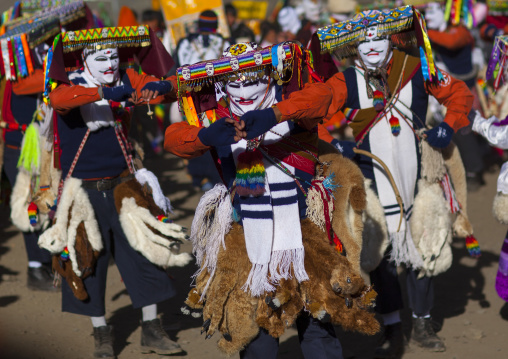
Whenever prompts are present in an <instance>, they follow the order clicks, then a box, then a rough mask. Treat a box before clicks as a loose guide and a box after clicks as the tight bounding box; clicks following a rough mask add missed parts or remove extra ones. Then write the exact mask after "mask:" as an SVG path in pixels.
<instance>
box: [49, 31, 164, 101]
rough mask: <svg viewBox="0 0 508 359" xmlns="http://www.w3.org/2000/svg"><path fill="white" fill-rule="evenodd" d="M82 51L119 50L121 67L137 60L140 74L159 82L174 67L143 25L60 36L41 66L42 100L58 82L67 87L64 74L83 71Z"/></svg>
mask: <svg viewBox="0 0 508 359" xmlns="http://www.w3.org/2000/svg"><path fill="white" fill-rule="evenodd" d="M85 48H86V49H90V50H101V49H106V48H118V56H119V57H120V62H121V63H122V62H123V63H126V62H130V61H131V60H136V61H137V62H138V63H139V65H140V67H141V69H142V71H143V72H145V73H147V74H149V75H153V76H155V77H159V78H161V77H163V76H165V75H166V74H167V73H168V72H169V70H170V69H171V67H172V66H173V64H174V61H173V59H172V58H171V56H170V55H169V53H168V52H167V51H166V49H165V48H164V45H162V43H161V42H160V40H159V39H158V38H157V36H156V35H155V34H153V33H152V32H151V31H150V28H149V27H148V26H145V25H144V26H125V27H104V28H96V29H88V30H77V31H67V32H62V33H61V34H58V35H57V36H56V37H55V39H54V40H53V46H52V47H51V48H50V49H49V51H48V55H47V56H46V60H45V62H44V69H45V71H44V73H45V76H44V97H45V99H47V96H48V95H49V92H50V91H51V90H52V89H53V88H55V87H56V86H57V82H61V83H69V79H68V77H67V71H71V70H73V69H77V68H81V67H83V59H82V56H81V54H82V52H83V50H84V49H85Z"/></svg>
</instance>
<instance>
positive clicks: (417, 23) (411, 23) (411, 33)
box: [316, 6, 440, 81]
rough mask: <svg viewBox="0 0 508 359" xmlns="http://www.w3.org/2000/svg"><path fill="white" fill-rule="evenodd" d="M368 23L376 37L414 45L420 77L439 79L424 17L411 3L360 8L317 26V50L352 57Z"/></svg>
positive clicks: (342, 56)
mask: <svg viewBox="0 0 508 359" xmlns="http://www.w3.org/2000/svg"><path fill="white" fill-rule="evenodd" d="M372 26H377V31H378V34H379V35H380V36H390V37H391V40H392V43H393V44H394V45H395V46H398V47H407V46H417V47H418V48H419V50H420V58H421V61H422V72H423V77H424V79H425V80H428V81H434V80H435V79H440V72H439V71H437V69H436V67H435V66H434V59H433V56H432V48H431V46H430V40H429V38H428V35H427V30H426V26H425V20H424V18H423V16H422V15H421V14H420V12H419V11H418V10H416V9H415V8H414V7H412V6H402V7H398V8H395V9H391V10H382V11H376V10H372V11H364V12H362V13H359V14H356V15H355V17H353V18H352V19H350V20H347V21H342V22H339V23H335V24H332V25H328V26H325V27H322V28H320V29H318V30H317V32H316V35H317V38H318V40H319V43H320V48H321V52H322V53H325V52H328V53H334V55H335V56H337V57H338V58H339V59H342V58H345V57H350V56H356V55H357V47H358V44H359V43H360V42H362V41H364V40H365V35H366V32H367V28H369V27H372Z"/></svg>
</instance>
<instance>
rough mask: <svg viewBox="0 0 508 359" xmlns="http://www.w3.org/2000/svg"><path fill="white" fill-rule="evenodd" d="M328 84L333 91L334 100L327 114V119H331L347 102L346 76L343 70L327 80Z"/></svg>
mask: <svg viewBox="0 0 508 359" xmlns="http://www.w3.org/2000/svg"><path fill="white" fill-rule="evenodd" d="M326 85H327V86H328V88H330V90H331V91H332V100H331V102H330V106H329V107H328V112H327V114H326V119H327V120H330V119H331V118H332V117H333V116H334V115H335V114H336V113H337V112H339V111H340V110H342V108H343V107H344V104H345V103H346V100H347V87H346V78H345V77H344V74H343V73H342V72H338V73H336V74H335V75H333V76H332V77H330V78H329V79H328V81H326Z"/></svg>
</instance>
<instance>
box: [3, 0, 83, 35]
mask: <svg viewBox="0 0 508 359" xmlns="http://www.w3.org/2000/svg"><path fill="white" fill-rule="evenodd" d="M20 8H21V11H20V14H19V17H17V18H16V19H14V20H12V21H9V22H7V23H6V24H5V25H6V29H7V30H9V29H10V28H12V27H17V26H19V25H22V24H26V23H29V22H32V21H34V20H40V19H45V18H58V19H60V24H61V25H62V26H64V27H66V28H67V30H69V27H70V28H72V29H83V28H89V27H91V26H90V25H89V23H92V22H93V15H92V14H91V12H90V9H89V8H88V7H87V6H86V5H85V3H84V2H83V0H66V1H63V0H59V1H56V0H54V1H49V0H38V1H23V2H21V6H20Z"/></svg>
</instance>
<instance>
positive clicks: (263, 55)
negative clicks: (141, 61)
mask: <svg viewBox="0 0 508 359" xmlns="http://www.w3.org/2000/svg"><path fill="white" fill-rule="evenodd" d="M226 52H227V54H226V55H225V56H223V57H221V58H219V59H216V60H209V61H203V62H198V63H196V64H193V65H188V66H183V67H179V68H178V69H177V73H176V75H177V80H178V95H179V104H180V111H181V112H182V113H183V114H184V115H185V117H186V119H187V122H188V123H189V124H191V125H193V126H197V127H202V126H208V125H209V124H210V123H213V122H214V121H215V115H214V113H213V109H215V108H216V107H217V101H216V97H215V91H216V87H219V88H222V87H223V86H224V85H225V84H227V83H228V82H231V81H236V80H238V79H240V80H242V81H249V80H250V81H253V80H258V79H261V78H263V77H265V76H270V77H272V78H273V80H274V81H276V82H277V84H278V85H281V86H284V87H286V90H289V91H291V90H292V89H296V88H301V87H302V85H303V84H302V76H301V69H302V61H304V60H307V61H308V60H309V55H308V52H307V51H305V50H304V49H302V47H301V46H300V45H299V44H296V43H294V42H285V43H281V44H278V45H273V46H269V47H266V48H263V49H258V47H257V45H256V44H254V43H239V44H234V45H232V46H230V47H229V48H228V49H227V50H226Z"/></svg>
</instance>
